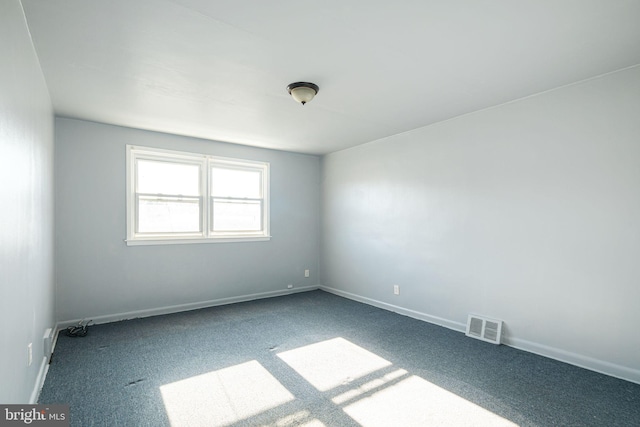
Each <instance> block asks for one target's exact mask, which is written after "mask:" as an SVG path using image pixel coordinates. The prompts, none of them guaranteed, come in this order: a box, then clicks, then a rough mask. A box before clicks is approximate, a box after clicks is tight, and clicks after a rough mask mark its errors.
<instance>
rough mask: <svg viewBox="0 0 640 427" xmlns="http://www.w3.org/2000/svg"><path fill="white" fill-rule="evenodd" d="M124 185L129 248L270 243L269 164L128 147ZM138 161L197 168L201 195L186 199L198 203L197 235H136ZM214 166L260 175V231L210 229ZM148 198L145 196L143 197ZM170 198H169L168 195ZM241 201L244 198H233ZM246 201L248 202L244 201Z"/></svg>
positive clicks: (254, 199)
mask: <svg viewBox="0 0 640 427" xmlns="http://www.w3.org/2000/svg"><path fill="white" fill-rule="evenodd" d="M126 150H127V154H126V162H127V165H126V169H127V176H126V185H127V189H126V191H127V203H126V209H127V212H126V214H127V237H126V240H125V241H126V243H127V245H128V246H135V245H163V244H189V243H214V242H256V241H265V240H270V239H271V236H270V234H269V168H270V165H269V163H268V162H259V161H253V160H243V159H232V158H227V157H218V156H211V155H206V154H198V153H189V152H183V151H173V150H164V149H160V148H150V147H141V146H136V145H127V147H126ZM138 160H152V161H164V162H170V163H178V164H192V165H198V166H199V167H200V182H199V184H200V192H199V195H198V196H194V197H192V196H189V197H185V198H189V199H197V200H198V201H199V204H200V231H199V232H172V233H149V232H147V233H139V232H138V231H137V225H138V218H137V215H138V203H137V200H138V198H139V197H140V196H141V194H138V193H136V189H137V185H136V176H137V175H136V167H137V166H136V165H137V161H138ZM214 165H218V166H222V167H224V168H231V169H240V170H250V171H258V172H260V174H261V177H262V182H261V184H262V185H261V187H262V188H261V189H260V190H261V196H262V197H261V198H258V199H256V198H253V199H250V200H251V201H254V202H255V201H256V200H259V201H260V203H261V205H262V210H261V213H262V229H261V230H259V231H218V232H216V231H214V230H213V200H214V197H213V196H211V191H210V188H211V187H210V185H211V173H210V171H211V169H212V167H213V166H214ZM142 196H148V195H142ZM169 196H172V195H169ZM233 200H236V201H239V202H241V201H242V200H243V199H237V198H236V199H233ZM246 200H249V199H246Z"/></svg>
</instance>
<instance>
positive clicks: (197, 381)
mask: <svg viewBox="0 0 640 427" xmlns="http://www.w3.org/2000/svg"><path fill="white" fill-rule="evenodd" d="M160 392H161V394H162V400H163V401H164V406H165V408H166V411H167V416H168V418H169V421H170V423H171V426H172V427H179V426H227V425H231V424H233V423H236V422H238V421H241V420H243V419H246V418H249V417H251V416H254V415H257V414H260V413H262V412H264V411H267V410H269V409H272V408H275V407H277V406H279V405H282V404H284V403H287V402H290V401H292V400H294V396H293V395H292V394H291V393H290V392H289V391H288V390H287V389H286V388H285V387H284V386H283V385H282V384H280V382H279V381H278V380H277V379H276V378H275V377H274V376H273V375H271V374H270V373H269V371H267V370H266V369H265V368H264V367H263V366H262V365H261V364H260V363H259V362H257V361H255V360H252V361H250V362H246V363H242V364H239V365H235V366H231V367H229V368H225V369H220V370H218V371H213V372H209V373H206V374H202V375H197V376H194V377H191V378H187V379H184V380H181V381H176V382H173V383H170V384H166V385H163V386H161V387H160ZM285 425H286V424H285Z"/></svg>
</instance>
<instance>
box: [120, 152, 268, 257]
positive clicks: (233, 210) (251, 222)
mask: <svg viewBox="0 0 640 427" xmlns="http://www.w3.org/2000/svg"><path fill="white" fill-rule="evenodd" d="M269 237H270V236H269V164H268V163H265V162H256V161H250V160H240V159H229V158H222V157H215V156H209V155H204V154H194V153H184V152H177V151H169V150H160V149H155V148H147V147H137V146H131V145H128V146H127V244H128V245H137V244H163V243H202V242H213V241H243V240H244V241H255V240H268V239H269Z"/></svg>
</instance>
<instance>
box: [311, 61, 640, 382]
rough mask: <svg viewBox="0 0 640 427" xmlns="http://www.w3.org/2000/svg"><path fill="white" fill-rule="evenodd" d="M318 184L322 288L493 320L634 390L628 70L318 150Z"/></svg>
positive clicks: (636, 96)
mask: <svg viewBox="0 0 640 427" xmlns="http://www.w3.org/2000/svg"><path fill="white" fill-rule="evenodd" d="M322 176H323V216H322V224H323V234H322V236H323V239H322V245H321V282H322V284H323V285H324V286H327V287H328V288H332V289H334V290H335V291H337V292H339V293H341V294H342V295H346V296H349V297H352V298H356V299H361V300H365V301H367V302H370V303H373V304H377V305H380V306H384V307H386V308H390V309H392V310H396V311H400V312H403V313H405V314H409V315H412V316H415V317H419V318H423V319H426V320H429V321H433V322H436V323H440V324H443V325H445V326H447V327H450V328H453V329H459V330H463V329H464V326H465V324H466V320H467V315H468V313H476V314H480V315H485V316H490V317H495V318H498V319H503V320H504V321H505V322H506V326H507V331H506V333H507V339H508V342H509V343H510V344H512V345H514V346H517V347H520V348H524V349H527V350H529V351H533V352H537V353H540V354H544V355H547V356H551V357H554V358H558V359H562V360H566V361H569V362H571V363H574V364H578V365H582V366H586V367H590V368H591V369H595V370H599V371H603V372H607V373H609V374H612V375H615V376H620V377H624V378H627V379H630V380H632V381H635V382H640V356H639V355H640V334H639V333H638V325H640V305H639V302H640V262H639V260H640V221H639V219H640V67H635V68H631V69H627V70H622V71H620V72H617V73H614V74H610V75H606V76H601V77H599V78H595V79H592V80H589V81H585V82H581V83H578V84H575V85H571V86H566V87H563V88H559V89H557V90H553V91H550V92H546V93H542V94H540V95H537V96H534V97H529V98H526V99H522V100H519V101H516V102H512V103H509V104H505V105H502V106H499V107H496V108H491V109H487V110H484V111H479V112H476V113H473V114H469V115H466V116H462V117H459V118H456V119H453V120H449V121H446V122H442V123H439V124H435V125H432V126H428V127H425V128H421V129H417V130H415V131H411V132H407V133H403V134H400V135H396V136H393V137H390V138H386V139H383V140H380V141H375V142H372V143H369V144H366V145H362V146H359V147H356V148H353V149H349V150H346V151H342V152H337V153H334V154H330V155H328V156H326V157H325V158H324V159H323V166H322ZM393 284H398V285H400V290H401V293H400V295H399V296H394V295H393V293H392V285H393ZM398 333H401V331H399V332H398ZM487 345H490V344H487Z"/></svg>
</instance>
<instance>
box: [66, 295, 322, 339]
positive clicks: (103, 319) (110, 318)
mask: <svg viewBox="0 0 640 427" xmlns="http://www.w3.org/2000/svg"><path fill="white" fill-rule="evenodd" d="M317 289H318V286H303V287H298V288H292V289H283V290H278V291H270V292H260V293H257V294H249V295H240V296H236V297H229V298H220V299H215V300H209V301H201V302H193V303H187V304H178V305H170V306H166V307H159V308H151V309H146V310H136V311H129V312H126V313H116V314H108V315H103V316H95V317H90V316H88V317H85V318H84V319H74V320H64V321H61V322H58V324H57V325H56V328H57V329H56V330H59V329H65V328H67V327H69V326H72V325H76V324H78V322H80V321H81V320H89V319H91V320H93V322H92V324H95V325H99V324H102V323H110V322H117V321H120V320H128V319H136V318H140V317H150V316H159V315H162V314H171V313H180V312H182V311H190V310H197V309H200V308H207V307H215V306H218V305H226V304H234V303H238V302H245V301H253V300H258V299H263V298H272V297H279V296H283V295H290V294H294V293H298V292H308V291H315V290H317Z"/></svg>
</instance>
